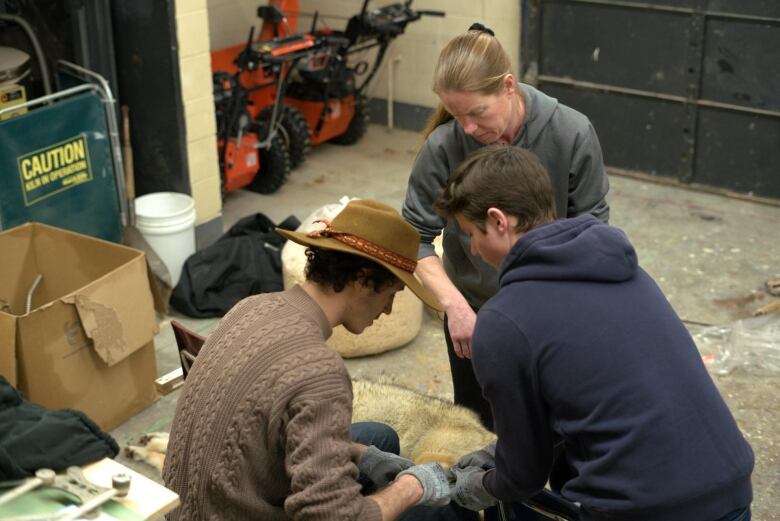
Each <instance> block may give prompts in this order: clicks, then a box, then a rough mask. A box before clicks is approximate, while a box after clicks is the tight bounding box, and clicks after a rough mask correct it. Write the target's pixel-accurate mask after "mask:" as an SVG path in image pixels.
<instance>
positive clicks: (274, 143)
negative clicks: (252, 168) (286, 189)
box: [249, 132, 290, 194]
mask: <svg viewBox="0 0 780 521" xmlns="http://www.w3.org/2000/svg"><path fill="white" fill-rule="evenodd" d="M259 152H260V170H259V171H258V172H257V174H256V175H255V178H254V179H253V180H252V183H251V184H250V185H249V189H250V190H252V191H253V192H257V193H260V194H272V193H274V192H276V191H277V190H279V188H281V186H282V185H283V184H284V182H285V181H286V180H287V176H288V175H290V155H289V153H288V152H287V147H286V146H285V145H284V140H283V139H282V136H281V135H280V133H278V132H277V133H276V135H275V136H274V137H273V139H271V146H270V147H269V148H267V149H265V148H261V149H260V150H259Z"/></svg>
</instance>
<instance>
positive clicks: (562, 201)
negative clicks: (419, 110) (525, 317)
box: [402, 84, 609, 308]
mask: <svg viewBox="0 0 780 521" xmlns="http://www.w3.org/2000/svg"><path fill="white" fill-rule="evenodd" d="M518 87H519V92H520V93H521V95H522V96H523V98H524V100H525V111H526V115H525V122H524V126H523V130H522V132H520V134H519V135H518V136H517V137H516V138H515V140H514V141H513V142H512V146H518V147H522V148H525V149H528V150H530V151H531V152H533V153H534V154H536V155H537V157H539V160H540V161H541V163H542V165H544V167H545V168H546V169H547V172H548V173H549V175H550V182H551V184H552V191H553V197H554V199H555V208H556V211H557V214H558V217H559V218H561V217H575V216H577V215H580V214H584V213H591V214H593V215H594V216H595V217H597V218H599V219H601V220H602V221H603V222H607V220H608V219H609V205H608V204H607V202H606V200H605V199H604V197H605V196H606V194H607V191H608V190H609V181H608V180H607V173H606V170H605V168H604V160H603V158H602V155H601V145H599V140H598V137H597V136H596V131H595V130H594V129H593V125H591V124H590V121H589V120H588V118H587V117H585V116H584V115H583V114H581V113H579V112H577V111H576V110H574V109H572V108H570V107H567V106H566V105H563V104H561V103H558V100H556V99H555V98H551V97H550V96H547V95H546V94H544V93H543V92H541V91H539V90H537V89H535V88H534V87H531V86H530V85H525V84H518ZM483 146H485V145H483V144H482V143H480V142H479V141H477V140H476V139H473V138H472V137H470V136H467V135H466V134H465V133H464V132H463V128H462V127H461V126H460V125H459V124H458V123H457V122H456V121H454V120H452V121H449V122H447V123H445V124H443V125H440V126H439V127H438V128H436V129H435V130H434V131H433V132H432V133H431V135H430V136H428V139H427V140H426V141H425V143H424V144H423V146H422V149H421V150H420V154H419V156H418V157H417V161H416V162H415V164H414V168H413V169H412V174H411V176H410V177H409V186H408V187H407V189H406V200H405V202H404V206H403V210H402V215H403V216H404V218H405V219H406V220H407V221H409V223H411V224H412V226H414V227H415V228H417V231H419V232H420V250H419V253H418V259H422V258H424V257H429V256H431V255H435V254H436V253H435V251H434V248H433V244H432V242H433V239H434V238H435V237H436V236H437V235H439V233H441V232H442V230H443V232H444V237H443V246H444V259H443V263H444V269H445V271H446V272H447V275H448V276H449V278H450V280H451V281H452V282H453V284H455V286H456V287H457V288H458V289H459V290H460V291H461V293H463V296H464V297H465V298H466V300H467V301H468V302H469V304H471V305H472V306H473V307H475V308H478V307H481V306H482V304H483V303H484V302H485V301H486V300H487V299H489V298H490V297H491V296H493V294H495V293H496V291H497V290H498V274H497V272H496V270H495V269H494V268H493V267H491V266H490V265H489V264H487V263H485V262H484V261H483V260H482V259H480V258H479V257H475V256H473V255H471V245H470V241H469V238H468V236H467V235H466V234H465V233H464V232H463V231H462V230H461V229H460V227H459V226H458V223H457V221H455V220H454V219H449V220H447V219H445V218H443V217H441V216H440V215H438V214H437V213H436V211H435V210H434V209H433V202H434V201H435V200H436V198H437V197H438V196H439V194H440V193H441V192H442V190H443V189H444V187H445V186H446V185H447V181H448V180H449V178H450V175H452V173H453V172H454V171H455V169H456V168H457V167H458V165H460V163H461V162H462V161H463V159H465V158H466V156H467V155H469V153H471V152H473V151H474V150H476V149H478V148H480V147H483Z"/></svg>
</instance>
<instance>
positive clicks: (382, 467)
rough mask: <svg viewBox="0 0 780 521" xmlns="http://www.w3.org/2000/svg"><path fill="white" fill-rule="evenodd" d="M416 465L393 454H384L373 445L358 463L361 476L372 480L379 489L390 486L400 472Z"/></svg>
mask: <svg viewBox="0 0 780 521" xmlns="http://www.w3.org/2000/svg"><path fill="white" fill-rule="evenodd" d="M413 465H414V463H412V462H411V461H409V460H408V459H406V458H402V457H401V456H396V455H395V454H393V453H391V452H382V451H381V450H379V449H377V448H376V447H374V446H373V445H369V447H368V450H366V452H365V453H364V454H363V456H362V457H361V458H360V460H359V461H358V471H360V474H362V475H363V476H365V477H367V478H368V479H370V480H371V482H372V483H373V484H374V486H375V487H376V488H377V489H380V488H382V487H384V486H386V485H388V484H390V483H391V482H392V481H393V480H394V479H395V477H396V476H397V475H398V473H399V472H401V471H402V470H405V469H408V468H409V467H411V466H413Z"/></svg>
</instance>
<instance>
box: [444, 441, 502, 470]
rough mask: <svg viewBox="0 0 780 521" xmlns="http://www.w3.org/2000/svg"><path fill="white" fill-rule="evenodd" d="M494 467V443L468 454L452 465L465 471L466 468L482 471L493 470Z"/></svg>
mask: <svg viewBox="0 0 780 521" xmlns="http://www.w3.org/2000/svg"><path fill="white" fill-rule="evenodd" d="M495 466H496V442H495V441H494V442H493V443H490V444H488V445H485V447H484V448H482V449H479V450H475V451H474V452H469V453H468V454H466V455H465V456H463V457H462V458H460V460H459V461H458V462H457V463H456V464H455V465H454V467H457V468H461V469H465V468H466V467H479V468H481V469H483V470H488V469H492V468H495Z"/></svg>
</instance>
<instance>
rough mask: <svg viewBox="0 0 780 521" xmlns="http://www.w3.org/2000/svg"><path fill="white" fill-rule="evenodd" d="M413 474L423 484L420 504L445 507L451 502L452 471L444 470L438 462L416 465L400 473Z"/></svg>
mask: <svg viewBox="0 0 780 521" xmlns="http://www.w3.org/2000/svg"><path fill="white" fill-rule="evenodd" d="M404 474H411V475H412V476H414V477H415V478H417V481H419V482H420V483H421V484H422V487H423V496H422V499H420V501H418V502H417V504H418V505H424V506H429V507H443V506H445V505H447V504H449V502H450V495H451V491H450V483H451V482H453V481H454V476H453V475H452V472H450V471H448V470H444V469H443V468H442V467H441V465H439V464H438V463H425V464H423V465H415V466H414V467H411V468H408V469H406V470H404V471H403V472H401V473H400V474H398V477H401V476H403V475H404Z"/></svg>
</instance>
